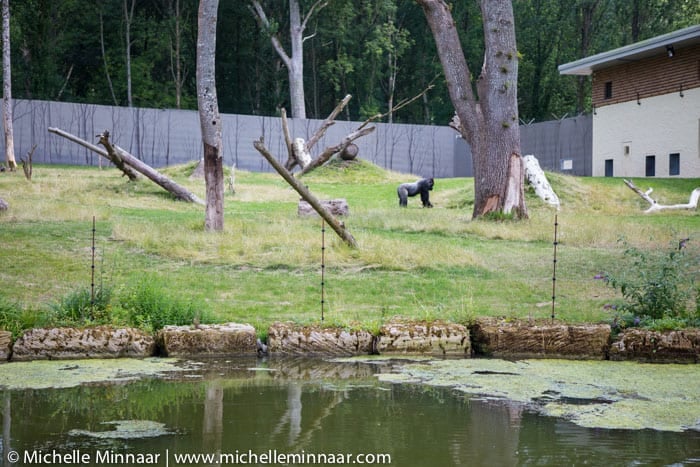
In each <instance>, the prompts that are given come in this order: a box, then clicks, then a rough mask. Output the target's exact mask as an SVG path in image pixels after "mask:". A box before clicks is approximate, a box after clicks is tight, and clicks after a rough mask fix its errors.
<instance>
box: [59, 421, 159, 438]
mask: <svg viewBox="0 0 700 467" xmlns="http://www.w3.org/2000/svg"><path fill="white" fill-rule="evenodd" d="M102 424H103V425H114V429H113V430H108V431H90V430H77V429H76V430H70V431H69V432H68V434H69V435H71V436H87V437H89V438H98V439H141V438H156V437H158V436H164V435H168V434H170V433H171V432H170V431H168V430H167V429H166V428H165V424H163V423H160V422H154V421H151V420H115V421H111V422H103V423H102Z"/></svg>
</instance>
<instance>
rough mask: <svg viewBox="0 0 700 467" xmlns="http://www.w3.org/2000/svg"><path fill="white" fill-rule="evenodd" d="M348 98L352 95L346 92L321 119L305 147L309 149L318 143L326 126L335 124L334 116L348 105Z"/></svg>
mask: <svg viewBox="0 0 700 467" xmlns="http://www.w3.org/2000/svg"><path fill="white" fill-rule="evenodd" d="M350 99H352V96H351V95H350V94H348V95H347V96H345V97H344V98H343V100H342V101H340V103H339V104H338V105H336V106H335V109H333V111H332V112H331V113H330V114H329V115H328V117H327V118H326V119H325V120H324V121H323V123H322V124H321V126H320V127H319V129H318V130H316V132H315V133H314V134H313V136H311V138H309V142H308V143H306V148H307V149H308V150H309V151H311V149H312V148H313V147H314V146H315V145H316V143H318V141H319V140H320V139H321V138H322V137H323V135H324V134H325V133H326V130H327V129H328V127H330V126H331V125H333V124H335V121H334V120H335V118H336V117H337V116H338V114H339V113H340V112H342V111H343V109H344V108H345V106H347V105H348V102H350Z"/></svg>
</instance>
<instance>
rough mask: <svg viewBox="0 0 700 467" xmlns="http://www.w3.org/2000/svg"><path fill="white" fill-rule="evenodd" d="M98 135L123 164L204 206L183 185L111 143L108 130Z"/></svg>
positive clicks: (172, 191) (179, 196)
mask: <svg viewBox="0 0 700 467" xmlns="http://www.w3.org/2000/svg"><path fill="white" fill-rule="evenodd" d="M98 136H99V137H100V143H101V144H102V145H103V146H105V148H106V149H107V152H108V153H112V152H114V154H115V155H116V156H118V157H119V158H120V159H121V160H122V161H124V163H125V164H128V165H129V166H131V167H132V168H134V169H135V170H137V171H138V172H140V173H142V174H143V175H145V176H146V177H147V178H148V179H150V180H151V181H152V182H154V183H155V184H157V185H159V186H161V187H162V188H163V189H164V190H166V191H168V192H170V193H172V194H173V195H174V196H175V197H176V198H177V199H180V200H183V201H187V202H190V203H196V204H201V205H202V206H204V201H202V200H201V199H200V198H199V197H198V196H197V195H195V194H194V193H192V192H190V191H189V190H187V189H186V188H184V187H183V186H181V185H179V184H177V183H175V182H174V181H173V180H171V179H169V178H168V177H166V176H165V175H163V174H162V173H160V172H158V171H157V170H154V169H153V168H152V167H151V166H149V165H148V164H146V163H144V162H142V161H140V160H139V159H137V158H136V157H134V156H132V155H131V154H129V153H128V152H126V151H125V150H124V149H122V148H120V147H119V146H117V145H114V144H111V142H110V141H109V132H108V131H107V130H105V131H104V133H102V134H101V135H98Z"/></svg>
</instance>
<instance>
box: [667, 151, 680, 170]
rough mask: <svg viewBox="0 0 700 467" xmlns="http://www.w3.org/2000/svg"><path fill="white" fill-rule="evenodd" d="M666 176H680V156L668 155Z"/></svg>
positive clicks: (676, 154) (677, 154)
mask: <svg viewBox="0 0 700 467" xmlns="http://www.w3.org/2000/svg"><path fill="white" fill-rule="evenodd" d="M668 174H669V175H680V174H681V155H680V154H679V153H677V152H674V153H671V154H669V155H668Z"/></svg>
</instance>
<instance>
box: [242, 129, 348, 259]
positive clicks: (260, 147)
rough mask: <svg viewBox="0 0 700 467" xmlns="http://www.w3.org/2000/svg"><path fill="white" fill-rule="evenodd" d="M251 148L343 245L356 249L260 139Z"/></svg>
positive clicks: (341, 225) (312, 196) (329, 215)
mask: <svg viewBox="0 0 700 467" xmlns="http://www.w3.org/2000/svg"><path fill="white" fill-rule="evenodd" d="M253 146H254V147H255V149H257V150H258V152H259V153H260V154H261V155H262V156H263V157H264V158H265V159H266V160H267V161H268V162H269V163H270V165H271V166H272V167H273V168H274V169H275V170H276V171H277V173H279V174H280V175H281V176H282V178H284V179H285V181H286V182H287V183H289V184H290V185H291V187H292V188H294V190H296V192H297V193H299V195H300V196H301V197H302V198H304V200H306V201H307V202H308V203H309V204H310V205H311V206H313V208H314V209H315V210H316V212H317V213H318V214H319V215H320V216H321V217H322V218H323V219H324V220H325V221H326V222H328V225H330V226H331V228H332V229H333V230H334V231H335V233H336V234H338V236H339V237H340V238H341V239H343V241H344V242H345V243H347V244H348V246H350V247H352V248H357V242H356V241H355V238H354V237H353V236H352V234H350V232H348V231H347V230H346V229H345V225H343V224H342V223H340V222H338V220H337V219H336V218H335V217H333V215H332V214H331V213H330V212H328V210H327V209H326V208H324V207H323V206H322V205H321V203H320V202H319V201H318V199H317V198H316V197H315V196H314V195H312V194H311V192H310V191H309V189H308V188H306V187H305V186H304V185H302V184H301V182H299V181H298V180H297V179H296V178H294V177H293V176H292V174H291V173H289V171H288V170H287V169H285V168H284V166H282V164H280V163H279V162H278V161H277V159H275V157H274V156H273V155H272V154H271V153H270V151H268V150H267V148H266V147H265V142H264V141H263V139H262V138H260V140H258V141H255V142H253Z"/></svg>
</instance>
